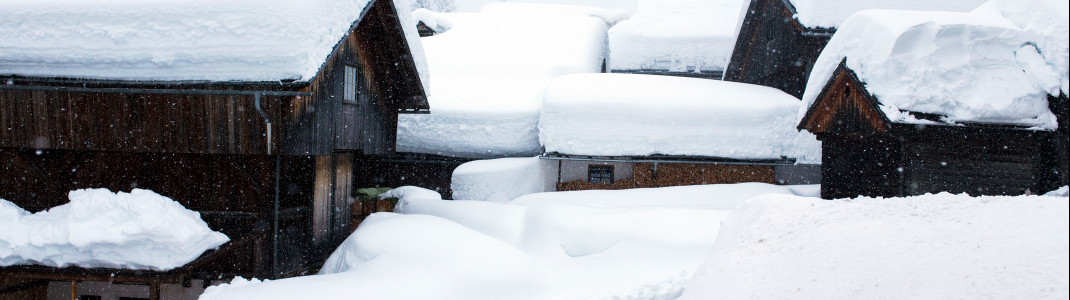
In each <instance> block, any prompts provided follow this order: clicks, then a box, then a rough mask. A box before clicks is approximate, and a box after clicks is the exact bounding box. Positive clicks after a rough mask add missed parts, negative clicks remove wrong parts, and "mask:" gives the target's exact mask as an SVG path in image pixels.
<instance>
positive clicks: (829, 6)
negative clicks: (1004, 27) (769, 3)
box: [789, 0, 1013, 28]
mask: <svg viewBox="0 0 1070 300" xmlns="http://www.w3.org/2000/svg"><path fill="white" fill-rule="evenodd" d="M1012 1H1013V0H1012ZM789 2H791V4H792V6H795V12H796V15H795V18H796V19H798V20H799V23H800V24H802V25H803V26H806V27H810V28H818V27H820V28H839V27H840V24H842V23H843V21H844V20H847V17H850V16H851V15H852V14H854V13H856V12H859V11H863V10H867V9H896V10H916V11H949V12H968V11H970V10H973V9H974V8H977V7H978V6H980V5H981V4H982V3H984V2H985V0H939V1H930V0H897V1H887V0H789Z"/></svg>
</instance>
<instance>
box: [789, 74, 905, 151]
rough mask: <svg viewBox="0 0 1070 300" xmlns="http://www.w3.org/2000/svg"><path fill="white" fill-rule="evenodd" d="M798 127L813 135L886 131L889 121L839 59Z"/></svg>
mask: <svg viewBox="0 0 1070 300" xmlns="http://www.w3.org/2000/svg"><path fill="white" fill-rule="evenodd" d="M798 128H799V129H805V130H807V131H809V132H811V133H814V134H822V133H849V132H853V133H879V132H885V131H887V130H888V129H889V128H890V122H889V121H888V120H887V118H885V117H884V113H883V112H881V111H880V110H879V109H878V108H877V103H876V100H875V99H872V96H871V95H869V93H868V92H867V91H866V90H865V88H863V86H862V83H861V82H859V80H858V77H857V76H856V75H855V74H854V72H851V70H849V69H847V67H846V63H845V62H841V63H840V66H839V67H838V68H837V69H836V71H835V72H834V73H833V76H832V78H830V79H829V81H828V83H827V84H826V85H825V88H824V89H822V90H821V93H820V94H818V96H817V99H816V100H814V103H813V105H811V107H810V108H809V109H808V110H807V112H806V115H805V116H804V117H803V119H802V121H801V122H800V123H799V126H798Z"/></svg>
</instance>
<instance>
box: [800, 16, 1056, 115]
mask: <svg viewBox="0 0 1070 300" xmlns="http://www.w3.org/2000/svg"><path fill="white" fill-rule="evenodd" d="M1028 38H1029V35H1027V34H1025V32H1023V31H1022V30H1020V29H1019V28H1018V27H1016V26H1015V25H1014V24H1012V23H1010V22H1008V21H1007V20H1006V19H1003V18H998V17H991V16H988V15H983V14H970V13H951V12H918V11H891V10H873V11H864V12H860V13H858V14H855V15H853V16H851V17H850V18H848V19H847V20H846V21H845V22H844V23H843V25H842V26H841V27H840V28H839V29H838V31H837V32H836V34H835V35H834V36H833V37H832V39H831V40H830V41H829V43H828V45H827V46H825V49H824V50H823V51H822V53H821V56H820V57H818V59H817V61H816V62H815V64H814V68H813V71H812V72H811V74H810V81H809V82H808V83H807V86H806V92H805V93H804V95H803V102H805V103H806V106H805V107H803V109H801V110H800V111H799V116H800V117H801V116H802V115H804V114H805V112H806V108H807V107H809V106H810V105H811V104H813V102H814V101H815V99H816V98H817V96H818V94H819V93H820V92H821V89H822V88H824V86H825V84H826V83H827V81H828V79H829V78H830V77H831V75H832V72H833V71H835V69H836V67H837V66H838V64H839V63H840V61H841V60H843V59H844V58H846V59H847V67H848V68H850V69H851V70H853V71H854V72H855V73H856V74H857V75H858V78H859V79H860V80H861V81H863V82H864V83H865V84H866V89H867V90H868V91H869V92H870V93H872V94H873V95H875V96H876V98H877V99H878V101H880V104H881V108H882V110H883V111H884V112H885V114H886V115H888V117H889V119H891V120H892V121H893V122H908V123H909V122H925V121H919V120H917V119H914V117H913V116H911V115H910V114H907V113H905V112H902V111H910V112H921V113H930V114H938V115H942V116H946V117H944V119H943V121H944V122H949V123H956V122H979V123H995V124H1015V125H1025V126H1032V127H1039V128H1044V129H1053V128H1055V127H1056V120H1055V115H1053V114H1052V113H1051V111H1049V110H1048V101H1047V97H1048V93H1052V92H1055V93H1056V94H1057V92H1058V90H1059V88H1060V81H1065V80H1060V78H1059V75H1058V74H1057V72H1056V71H1054V70H1052V68H1051V66H1049V65H1047V64H1046V63H1045V58H1044V57H1043V56H1042V55H1041V54H1040V53H1039V50H1038V49H1037V48H1036V47H1034V46H1033V45H1032V44H1030V43H1031V42H1032V41H1030V40H1029V39H1028ZM1062 38H1063V39H1064V40H1065V39H1066V36H1065V35H1064V36H1062ZM1063 55H1065V54H1063ZM1023 70H1024V72H1023Z"/></svg>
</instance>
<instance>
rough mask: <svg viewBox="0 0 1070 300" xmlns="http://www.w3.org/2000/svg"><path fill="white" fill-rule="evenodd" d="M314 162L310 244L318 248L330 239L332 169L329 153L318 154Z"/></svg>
mask: <svg viewBox="0 0 1070 300" xmlns="http://www.w3.org/2000/svg"><path fill="white" fill-rule="evenodd" d="M315 163H316V184H315V192H314V194H313V199H312V245H313V247H314V248H316V249H317V250H319V249H320V248H321V247H323V246H325V245H327V244H326V243H328V242H330V241H331V238H330V232H331V213H332V212H331V211H332V207H331V204H332V195H331V193H332V192H333V188H332V186H331V185H332V183H333V181H334V180H333V178H332V177H333V175H334V173H333V170H332V166H331V165H332V164H331V156H330V155H318V156H316V158H315Z"/></svg>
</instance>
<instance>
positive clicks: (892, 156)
mask: <svg viewBox="0 0 1070 300" xmlns="http://www.w3.org/2000/svg"><path fill="white" fill-rule="evenodd" d="M815 80H818V79H817V78H815ZM878 103H879V102H878V99H876V97H874V96H873V95H872V94H871V93H869V92H868V91H867V90H866V86H865V84H864V83H863V82H862V81H861V80H859V78H858V76H856V75H855V73H854V72H853V71H852V70H851V69H850V68H848V67H847V65H846V62H845V61H844V62H841V63H840V65H839V67H838V68H837V69H836V70H835V72H834V73H833V75H832V76H831V77H830V78H829V79H828V83H827V84H826V85H825V87H824V89H823V90H822V91H821V92H820V94H819V95H818V97H817V99H816V100H815V102H814V104H813V105H812V106H810V108H809V110H808V111H807V112H806V115H805V117H804V118H803V119H802V121H801V122H800V123H799V125H798V128H799V129H800V130H808V131H810V132H812V133H814V134H815V135H817V138H818V139H819V140H821V144H822V160H821V161H822V164H821V177H822V178H821V197H822V198H825V199H833V198H852V197H857V196H860V195H862V196H883V197H893V196H911V195H920V194H924V193H938V192H951V193H968V194H971V195H1021V194H1028V193H1044V192H1047V191H1050V190H1053V189H1055V188H1057V187H1059V186H1062V185H1066V184H1067V150H1066V149H1067V136H1068V135H1067V124H1066V123H1067V120H1070V119H1067V109H1066V108H1067V96H1066V95H1065V94H1060V95H1059V96H1054V95H1049V97H1048V103H1049V108H1050V109H1051V111H1052V112H1054V113H1055V114H1056V116H1057V118H1058V121H1059V122H1058V123H1059V127H1058V129H1057V130H1054V131H1052V130H1041V129H1035V128H1027V127H1024V126H1014V125H998V124H976V123H958V124H947V123H943V122H941V121H940V117H941V116H939V115H932V114H923V113H911V114H912V115H914V116H915V117H916V118H918V119H924V120H930V121H932V122H929V124H911V123H902V122H893V121H890V120H889V118H888V116H887V115H886V114H885V113H884V112H883V111H882V110H881V109H880V108H879V107H878ZM908 113H910V112H908Z"/></svg>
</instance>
